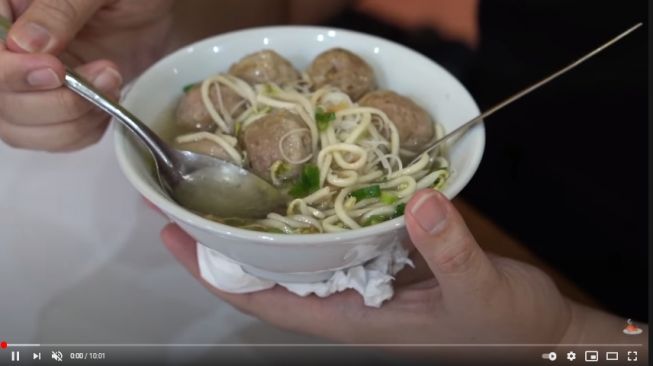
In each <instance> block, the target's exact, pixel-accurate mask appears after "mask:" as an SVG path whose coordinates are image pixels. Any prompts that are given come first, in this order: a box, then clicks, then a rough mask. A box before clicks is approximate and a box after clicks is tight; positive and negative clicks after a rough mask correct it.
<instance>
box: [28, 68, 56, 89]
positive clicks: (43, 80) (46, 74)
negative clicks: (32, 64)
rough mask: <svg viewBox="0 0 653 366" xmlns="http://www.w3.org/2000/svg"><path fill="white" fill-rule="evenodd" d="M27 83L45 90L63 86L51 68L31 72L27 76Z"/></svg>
mask: <svg viewBox="0 0 653 366" xmlns="http://www.w3.org/2000/svg"><path fill="white" fill-rule="evenodd" d="M27 83H28V84H29V85H31V86H34V87H37V88H44V89H54V88H57V87H59V86H61V80H60V79H59V76H57V73H55V72H54V70H52V69H50V68H45V69H38V70H34V71H32V72H30V73H29V74H27Z"/></svg>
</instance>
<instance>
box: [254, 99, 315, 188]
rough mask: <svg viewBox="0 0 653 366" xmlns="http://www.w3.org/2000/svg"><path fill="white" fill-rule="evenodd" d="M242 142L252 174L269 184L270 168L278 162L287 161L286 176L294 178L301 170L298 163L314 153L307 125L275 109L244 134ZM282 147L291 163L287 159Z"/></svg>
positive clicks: (297, 118)
mask: <svg viewBox="0 0 653 366" xmlns="http://www.w3.org/2000/svg"><path fill="white" fill-rule="evenodd" d="M291 131H293V132H296V133H290V132H291ZM284 136H285V137H284ZM282 138H283V141H282V143H281V146H279V145H280V142H281V139H282ZM242 142H243V146H244V149H245V150H246V151H247V156H248V157H249V161H250V164H251V166H252V171H253V172H254V173H256V174H257V175H258V176H259V177H261V178H263V179H265V180H267V181H271V178H270V168H271V167H272V165H273V164H274V163H275V162H277V161H283V162H285V163H286V164H287V168H288V169H287V172H286V173H285V174H284V177H285V178H292V177H295V176H297V174H298V173H299V171H300V170H301V164H296V162H297V161H300V160H302V159H304V158H306V157H307V156H308V155H309V154H311V135H310V133H309V132H308V128H307V127H306V124H305V123H304V122H303V121H302V120H301V118H300V117H299V116H298V115H296V114H294V113H291V112H289V111H287V110H275V111H274V112H272V113H270V114H268V115H267V116H265V117H262V118H261V119H259V120H257V121H256V122H253V123H252V124H251V125H249V126H248V127H247V128H245V131H243V135H242ZM280 148H282V149H283V152H284V154H285V156H286V157H287V158H288V159H290V160H291V161H286V160H285V159H284V154H282V153H281V150H280Z"/></svg>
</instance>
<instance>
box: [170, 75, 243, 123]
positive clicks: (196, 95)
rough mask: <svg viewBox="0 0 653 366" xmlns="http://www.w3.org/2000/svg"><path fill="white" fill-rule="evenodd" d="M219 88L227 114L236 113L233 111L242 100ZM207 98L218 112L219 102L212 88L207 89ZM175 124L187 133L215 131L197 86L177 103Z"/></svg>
mask: <svg viewBox="0 0 653 366" xmlns="http://www.w3.org/2000/svg"><path fill="white" fill-rule="evenodd" d="M219 88H220V95H221V96H222V105H224V108H225V109H226V110H227V112H229V113H232V112H234V113H236V112H237V111H236V110H235V109H236V108H237V106H238V104H239V103H241V102H242V100H243V98H242V97H241V96H240V95H238V94H236V92H234V91H233V90H231V89H230V88H228V87H226V86H224V85H220V86H219ZM209 98H210V99H211V101H212V102H213V105H214V106H215V110H216V111H218V112H220V107H219V105H220V100H219V97H218V92H217V89H216V88H215V87H214V86H211V88H210V89H209ZM177 124H178V125H180V126H182V127H184V129H186V130H189V131H213V130H215V128H216V124H215V122H214V121H213V118H211V115H210V114H209V112H208V110H207V109H206V106H205V105H204V102H203V101H202V88H201V87H200V85H199V84H198V85H196V86H194V87H192V88H191V89H190V90H189V91H188V92H186V94H184V96H183V97H182V98H181V100H180V101H179V104H178V105H177Z"/></svg>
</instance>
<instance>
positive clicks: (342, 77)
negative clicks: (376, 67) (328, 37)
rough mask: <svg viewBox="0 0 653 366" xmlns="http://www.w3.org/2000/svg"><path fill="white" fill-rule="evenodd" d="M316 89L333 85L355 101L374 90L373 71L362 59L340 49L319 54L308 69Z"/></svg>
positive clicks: (374, 79)
mask: <svg viewBox="0 0 653 366" xmlns="http://www.w3.org/2000/svg"><path fill="white" fill-rule="evenodd" d="M307 72H308V76H309V77H310V78H311V80H312V81H313V83H314V86H315V88H316V89H319V88H321V87H323V86H325V85H333V86H335V87H337V88H338V89H340V90H342V91H343V92H345V93H347V94H348V95H349V97H350V98H351V99H352V100H354V101H356V100H358V99H360V97H362V96H363V95H365V93H367V92H369V91H371V90H374V89H375V88H376V78H375V77H374V71H373V70H372V68H371V67H370V65H368V64H367V62H365V61H364V60H363V59H362V58H360V57H358V56H357V55H355V54H354V53H352V52H349V51H347V50H344V49H342V48H333V49H330V50H328V51H326V52H323V53H321V54H320V55H319V56H317V57H316V58H315V60H313V63H312V64H311V66H309V68H308V71H307Z"/></svg>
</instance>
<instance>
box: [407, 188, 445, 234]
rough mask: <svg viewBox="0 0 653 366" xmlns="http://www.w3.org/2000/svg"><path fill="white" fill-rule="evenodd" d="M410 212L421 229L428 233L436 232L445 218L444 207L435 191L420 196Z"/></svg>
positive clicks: (442, 224)
mask: <svg viewBox="0 0 653 366" xmlns="http://www.w3.org/2000/svg"><path fill="white" fill-rule="evenodd" d="M410 213H411V215H412V216H413V217H414V218H415V220H417V223H418V224H419V226H420V227H421V228H422V230H424V231H426V232H427V233H429V234H435V233H437V232H438V231H439V230H440V229H441V228H442V227H443V226H444V223H445V221H446V219H447V212H446V209H445V207H444V205H443V203H441V202H440V199H439V198H438V193H437V192H429V193H427V194H424V195H422V196H420V197H419V199H418V201H417V202H416V203H415V205H413V207H412V209H411V211H410Z"/></svg>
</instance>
